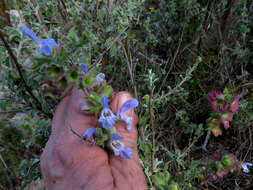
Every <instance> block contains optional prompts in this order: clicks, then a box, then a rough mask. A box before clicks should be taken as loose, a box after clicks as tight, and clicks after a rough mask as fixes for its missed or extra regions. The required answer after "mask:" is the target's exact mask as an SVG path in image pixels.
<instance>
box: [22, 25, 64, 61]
mask: <svg viewBox="0 0 253 190" xmlns="http://www.w3.org/2000/svg"><path fill="white" fill-rule="evenodd" d="M21 30H22V32H23V34H24V35H26V36H28V37H29V38H31V39H32V40H34V41H35V42H36V43H37V44H38V46H39V53H40V54H45V55H46V56H49V55H50V54H51V53H52V50H51V47H59V44H57V43H56V42H55V40H54V39H53V38H46V39H41V38H39V37H37V36H36V34H35V33H34V32H33V31H32V30H31V29H30V28H29V27H27V26H25V25H24V26H22V27H21Z"/></svg>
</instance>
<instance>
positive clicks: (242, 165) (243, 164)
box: [241, 162, 253, 173]
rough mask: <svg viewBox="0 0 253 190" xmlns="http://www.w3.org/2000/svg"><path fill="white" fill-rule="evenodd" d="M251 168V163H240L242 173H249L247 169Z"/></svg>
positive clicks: (252, 164)
mask: <svg viewBox="0 0 253 190" xmlns="http://www.w3.org/2000/svg"><path fill="white" fill-rule="evenodd" d="M252 166H253V163H251V162H242V163H241V167H242V169H243V172H244V173H249V172H250V169H249V167H252Z"/></svg>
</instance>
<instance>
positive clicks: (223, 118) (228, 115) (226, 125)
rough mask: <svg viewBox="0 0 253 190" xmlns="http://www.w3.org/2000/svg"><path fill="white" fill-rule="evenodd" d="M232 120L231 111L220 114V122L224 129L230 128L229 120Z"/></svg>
mask: <svg viewBox="0 0 253 190" xmlns="http://www.w3.org/2000/svg"><path fill="white" fill-rule="evenodd" d="M232 120H233V113H230V112H226V113H224V114H222V115H221V118H220V123H221V124H223V126H224V128H225V129H228V128H230V122H231V121H232Z"/></svg>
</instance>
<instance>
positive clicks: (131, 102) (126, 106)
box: [119, 98, 139, 113]
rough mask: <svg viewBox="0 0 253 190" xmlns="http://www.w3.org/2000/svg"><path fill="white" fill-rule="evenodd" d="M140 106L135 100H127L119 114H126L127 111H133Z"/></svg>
mask: <svg viewBox="0 0 253 190" xmlns="http://www.w3.org/2000/svg"><path fill="white" fill-rule="evenodd" d="M138 105H139V102H138V100H137V99H135V98H131V99H129V100H127V101H126V102H125V103H124V104H123V105H122V106H121V107H120V109H119V112H120V113H122V112H126V111H127V110H130V109H133V108H135V107H137V106H138Z"/></svg>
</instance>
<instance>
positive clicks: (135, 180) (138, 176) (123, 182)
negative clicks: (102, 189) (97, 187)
mask: <svg viewBox="0 0 253 190" xmlns="http://www.w3.org/2000/svg"><path fill="white" fill-rule="evenodd" d="M131 98H132V95H131V94H129V93H128V92H119V93H117V94H115V95H114V96H113V97H112V101H111V108H112V110H113V112H117V111H118V110H119V109H120V107H121V106H122V105H123V104H124V103H125V102H126V101H127V100H129V99H131ZM125 114H126V115H127V116H128V117H132V118H133V122H132V130H130V131H128V130H127V129H126V124H125V123H124V122H118V123H117V124H116V128H117V131H118V132H119V133H120V134H121V135H122V136H123V139H122V141H123V142H124V143H125V145H126V147H130V148H132V149H133V151H134V152H133V154H132V159H130V160H125V159H122V158H120V157H119V156H114V155H113V154H112V155H110V157H109V159H110V161H109V163H110V166H111V171H112V175H113V178H114V184H115V189H117V190H118V189H120V190H128V189H133V190H146V189H147V184H146V180H145V176H144V173H143V171H142V168H141V166H140V162H139V157H138V150H137V129H136V125H137V122H138V117H137V115H136V114H135V112H134V110H133V109H131V110H128V111H127V112H125Z"/></svg>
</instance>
